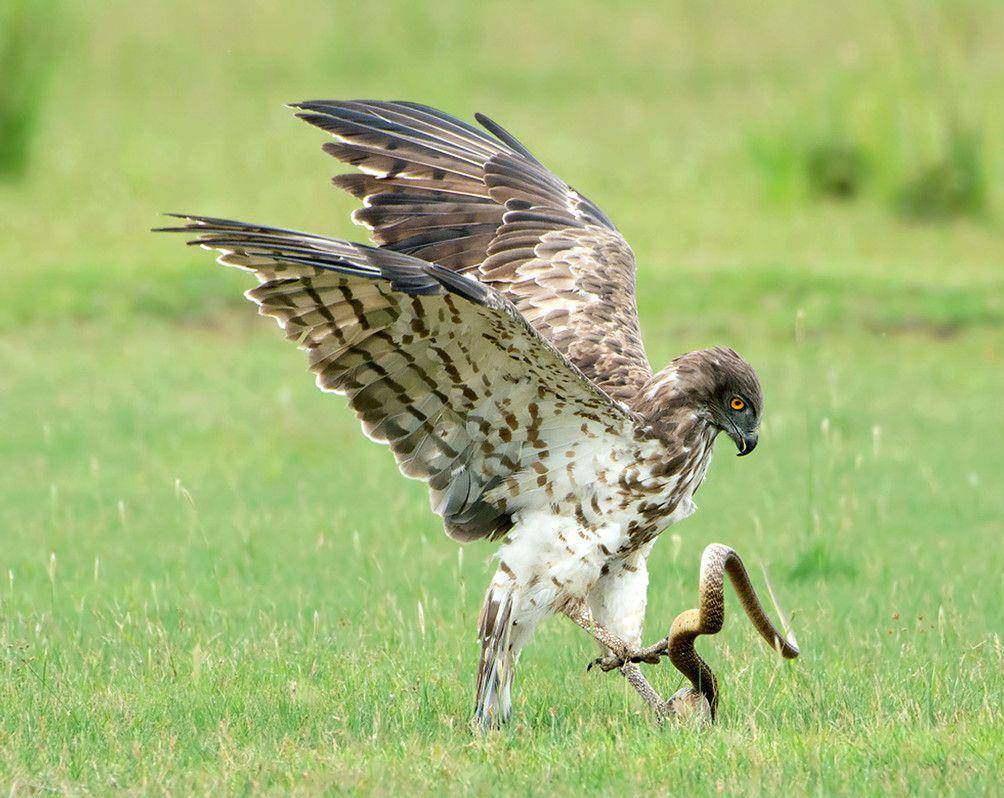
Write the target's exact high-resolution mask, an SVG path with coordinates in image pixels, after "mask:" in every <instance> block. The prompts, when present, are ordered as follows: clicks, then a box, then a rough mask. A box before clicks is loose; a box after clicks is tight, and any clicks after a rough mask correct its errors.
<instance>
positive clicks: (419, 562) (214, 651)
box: [0, 0, 1004, 795]
mask: <svg viewBox="0 0 1004 798" xmlns="http://www.w3.org/2000/svg"><path fill="white" fill-rule="evenodd" d="M377 5H378V6H379V7H374V6H377ZM757 6H758V7H757V8H756V9H755V10H754V9H753V7H752V4H740V3H725V4H721V3H716V4H711V3H703V2H702V3H679V4H674V5H673V6H671V7H666V6H662V5H638V6H636V7H632V8H629V9H625V8H623V7H620V5H615V4H613V3H610V4H606V3H600V2H587V3H572V2H567V3H548V4H538V5H535V6H533V7H532V9H531V8H530V7H522V6H518V5H513V4H510V3H505V4H496V3H489V4H485V5H483V6H481V7H479V8H478V10H477V11H476V12H475V11H473V10H472V7H471V6H469V5H468V4H466V3H461V2H459V1H458V2H456V3H436V4H434V5H433V6H431V7H429V8H419V7H413V5H412V4H405V3H388V4H359V5H356V4H349V3H344V4H343V3H338V4H335V5H332V4H329V3H322V2H319V1H318V2H309V3H299V4H296V7H295V8H294V9H289V8H286V9H283V10H282V11H279V10H277V7H274V6H273V5H272V4H268V3H263V2H261V3H259V2H254V3H251V4H246V3H241V4H237V3H233V4H231V3H219V4H210V3H194V2H193V3H187V2H186V3H179V4H153V3H125V2H114V3H105V4H102V5H101V6H100V8H101V11H100V12H99V13H95V12H94V7H93V6H92V4H89V3H85V2H83V1H82V0H81V2H79V3H77V2H66V3H63V5H62V7H61V13H60V15H59V25H58V26H56V28H55V29H54V30H53V31H52V36H53V41H54V42H55V44H53V45H52V53H53V58H55V59H56V63H55V65H54V70H53V75H52V82H51V86H50V89H49V91H48V92H47V93H46V94H45V98H44V104H43V106H42V109H41V115H40V117H39V123H38V133H37V140H36V142H35V147H34V151H33V152H32V161H31V164H30V169H29V170H28V172H27V176H26V177H25V178H24V179H22V180H20V181H16V182H8V183H0V218H2V219H3V223H2V230H3V231H2V233H0V270H2V275H3V288H0V297H2V302H0V364H2V365H3V367H2V368H0V419H2V427H0V464H2V466H3V467H2V468H0V576H2V578H3V580H4V584H3V585H2V587H0V644H2V647H0V651H2V659H0V787H2V788H3V789H4V790H5V791H6V792H7V793H8V794H11V795H35V794H39V795H42V794H50V793H54V792H55V793H67V794H74V795H76V794H106V793H112V792H125V793H130V794H141V793H142V794H147V793H150V794H163V793H170V794H189V793H199V794H220V793H228V794H234V793H251V794H259V793H266V794H267V793H273V794H280V793H287V792H290V793H295V794H315V793H319V792H332V793H337V792H342V791H345V792H359V793H372V794H383V795H386V794H392V793H397V794H401V795H422V794H444V795H452V794H472V795H474V794H476V795H493V794H502V793H509V794H603V793H608V794H615V793H617V794H625V793H630V794H637V795H645V794H681V795H700V794H719V793H722V794H726V795H730V794H763V795H776V794H778V793H781V792H782V791H783V792H785V793H788V794H817V795H831V794H854V795H859V794H869V795H873V794H874V795H879V794H881V795H907V794H910V795H915V794H928V795H995V794H999V793H1000V789H1001V786H1000V774H1001V772H1002V771H1004V710H1002V704H1004V649H1002V643H1001V635H1002V633H1004V608H1002V601H1001V598H1002V595H1004V577H1002V574H1004V546H1002V539H1004V490H1002V489H1001V482H1002V475H1004V446H1002V445H1001V444H1002V442H1004V415H1002V413H1001V411H1000V406H1001V397H1002V396H1004V260H1002V253H1004V232H1002V226H1001V223H1000V220H1001V214H1002V212H1004V195H1002V192H1001V189H1000V186H1001V184H1002V180H1001V178H1002V177H1004V147H1001V145H1000V143H1001V142H1002V141H1004V78H1002V75H1004V10H1002V8H1001V6H1000V5H999V4H996V3H990V2H986V3H984V2H975V1H974V2H945V3H926V2H925V3H910V2H900V3H895V4H881V5H880V4H872V3H868V2H865V1H864V0H861V2H857V1H856V0H855V2H851V3H849V4H842V5H841V7H840V8H839V9H838V8H837V7H836V6H835V7H834V8H833V9H832V10H827V8H825V7H823V5H822V4H811V5H810V4H792V3H780V2H770V3H766V4H757ZM316 96H332V97H350V96H377V97H402V98H409V99H417V100H422V101H425V102H428V103H431V104H435V105H438V106H441V107H444V108H445V109H447V110H450V111H453V112H455V113H458V114H461V115H465V116H470V115H471V114H472V113H473V111H475V110H483V111H485V112H487V113H490V114H492V115H493V116H495V117H496V118H498V119H499V120H500V121H501V122H502V123H503V124H505V125H506V126H508V127H509V128H511V129H512V130H513V131H514V132H515V133H516V134H517V135H519V136H520V137H521V138H522V139H523V140H524V141H525V142H526V143H527V144H528V145H529V146H530V147H531V149H533V150H534V151H535V153H536V154H537V155H538V156H539V157H540V158H541V159H542V160H544V161H545V162H546V163H547V164H548V165H549V166H551V167H552V168H553V169H554V170H555V171H556V172H557V173H558V174H561V175H562V176H565V177H566V178H567V179H569V180H570V181H571V182H573V183H574V184H575V185H576V186H577V187H578V188H580V189H582V190H583V191H584V192H585V193H588V194H589V195H590V196H591V197H592V198H593V199H594V200H596V201H597V203H598V204H599V205H600V206H601V207H603V208H604V210H606V211H607V212H608V213H609V214H610V215H611V216H612V217H613V218H614V219H615V220H616V221H617V222H618V225H619V226H620V228H621V230H622V231H623V232H624V233H625V235H626V237H627V238H628V240H629V241H630V242H631V243H632V245H633V246H634V248H635V251H636V254H637V257H638V261H639V264H640V274H639V283H640V306H641V312H642V321H643V326H644V330H645V335H646V339H647V342H648V350H649V354H650V356H651V358H652V360H653V361H654V362H655V363H656V364H657V365H662V363H663V362H665V361H666V360H668V359H669V358H670V357H672V356H673V355H675V354H677V353H679V352H682V351H686V350H688V349H691V348H696V347H700V346H706V345H710V344H714V343H723V344H730V345H733V346H735V347H736V348H737V349H739V350H740V351H741V352H743V353H744V354H745V355H746V356H747V357H748V359H749V360H750V361H751V362H753V363H754V365H755V366H756V368H757V369H758V371H759V373H760V375H761V379H762V381H763V383H764V386H765V392H766V401H767V411H766V421H765V429H764V434H763V438H762V442H761V445H760V447H759V449H758V450H757V452H756V454H755V456H753V457H750V458H744V459H743V460H737V459H736V458H734V457H732V456H730V453H729V451H728V450H729V448H730V447H729V446H726V445H725V444H724V443H723V444H722V445H721V447H720V448H721V451H720V452H719V457H718V459H717V460H716V462H715V463H714V465H713V467H712V470H711V473H710V476H709V478H708V480H707V482H706V483H705V486H704V487H703V488H702V491H701V494H700V496H699V499H700V501H699V504H700V507H701V509H700V512H698V513H697V515H696V516H694V518H692V519H690V520H689V521H687V522H686V523H684V524H682V525H680V526H678V527H676V528H674V529H673V530H671V532H669V533H667V534H666V535H665V536H664V539H663V540H662V541H661V542H660V544H659V545H658V547H657V548H656V551H655V553H654V555H653V560H652V564H651V572H652V588H651V599H650V605H649V633H648V635H647V637H648V638H650V639H654V638H656V637H657V636H661V635H662V634H664V629H665V627H666V626H667V625H668V624H669V622H670V621H671V620H672V618H673V617H674V616H675V614H676V613H677V612H679V611H680V610H682V609H685V608H687V607H690V606H692V605H693V604H694V600H695V596H696V578H697V566H698V561H699V557H700V552H701V550H702V549H703V547H704V546H705V545H706V544H707V543H709V542H712V541H721V542H725V543H728V544H730V545H732V546H734V547H735V548H736V549H737V550H738V551H739V552H740V553H741V554H743V555H744V557H745V558H746V559H747V561H748V562H750V563H751V564H753V565H754V568H755V564H756V563H758V562H763V563H765V564H767V565H768V566H769V568H770V572H771V577H772V582H773V583H774V586H775V588H776V589H777V591H778V593H779V596H780V597H781V599H782V600H783V603H784V604H785V605H786V608H787V609H789V610H790V611H791V612H792V614H793V616H794V617H793V621H794V624H795V626H796V629H797V632H798V635H799V640H800V643H801V644H802V648H803V654H802V657H801V658H799V659H798V660H796V661H794V662H793V663H782V662H779V661H777V658H776V657H773V656H771V653H770V652H769V651H768V650H766V649H765V648H764V646H763V645H762V643H761V642H759V640H758V639H757V638H756V637H755V636H754V634H753V632H752V630H751V629H750V628H749V626H748V624H747V623H746V622H745V620H744V619H742V618H741V615H740V614H739V612H738V606H737V605H736V603H735V602H732V603H730V605H729V612H730V616H729V618H728V620H727V622H726V628H725V630H724V631H723V632H722V634H721V635H719V636H718V637H717V638H713V639H706V640H705V641H702V644H701V645H702V650H703V651H704V652H706V653H707V656H708V659H709V660H710V661H711V662H712V664H713V666H714V667H715V669H716V671H717V672H718V673H719V674H720V676H721V678H722V679H723V683H724V695H723V699H722V700H723V704H722V709H721V716H720V723H719V724H718V725H716V727H714V728H712V729H694V728H688V727H667V728H656V727H654V726H653V725H651V724H650V723H649V722H648V719H647V716H646V715H645V714H644V713H643V712H642V708H641V706H640V703H639V701H638V700H637V697H636V696H635V695H634V694H633V693H632V692H631V691H630V690H629V689H628V688H627V686H626V685H625V684H624V682H623V680H622V679H620V678H619V677H618V676H617V675H616V674H610V675H603V674H596V673H590V674H586V673H585V669H584V666H585V664H586V662H587V661H588V660H589V659H590V658H591V657H592V656H594V649H593V647H592V645H591V644H590V642H589V641H588V640H587V639H585V638H584V636H583V634H582V633H581V632H578V631H577V630H576V629H574V628H571V626H570V625H569V624H567V623H566V622H562V621H560V620H554V621H552V622H550V623H548V624H545V625H544V626H543V627H542V628H541V631H540V632H539V633H538V635H537V638H536V640H535V642H534V644H533V645H532V646H531V647H530V648H529V649H528V650H527V652H526V653H525V655H524V658H523V660H522V662H521V671H520V675H519V681H518V697H517V702H516V711H515V719H514V722H513V723H512V724H511V725H510V726H509V727H508V728H507V729H505V730H504V731H502V732H500V733H497V734H492V735H489V736H487V737H476V736H472V734H471V733H470V732H469V730H468V727H467V725H466V721H467V717H468V715H469V712H470V710H471V699H472V692H473V682H474V670H475V664H476V663H475V660H476V649H477V646H476V639H475V630H474V625H475V619H476V617H477V612H478V609H479V606H480V601H481V598H482V595H483V589H484V586H485V584H486V582H487V579H488V578H489V576H490V574H491V573H492V572H493V567H492V564H491V562H490V557H491V554H492V550H491V547H489V546H485V545H477V544H473V545H470V546H467V547H465V548H463V549H460V548H458V546H457V545H456V544H454V543H453V542H452V541H450V540H448V539H447V538H446V537H445V536H444V535H443V534H442V532H441V530H440V527H439V525H438V524H437V520H436V518H435V517H434V516H432V515H431V513H430V512H429V511H428V508H427V500H426V495H425V490H424V488H423V486H421V485H419V484H417V483H413V482H407V481H405V480H403V479H402V478H400V477H399V476H398V474H397V471H396V469H395V467H394V465H393V462H392V458H391V457H390V455H389V453H388V452H387V451H385V450H383V449H381V448H380V447H376V446H374V445H372V444H370V443H369V442H367V441H365V440H364V439H363V437H362V435H360V434H359V432H358V429H357V425H356V422H355V421H354V419H353V418H352V416H351V413H349V412H347V410H346V409H345V408H344V407H343V406H342V405H343V402H342V400H341V399H338V398H336V397H330V396H324V395H322V394H320V393H319V392H317V391H316V390H315V389H314V387H313V384H312V380H311V378H310V377H309V375H308V374H306V371H305V364H304V362H303V360H304V359H303V357H302V355H301V354H300V353H297V352H296V351H295V350H294V349H292V347H290V346H289V345H287V344H286V343H285V342H283V341H281V340H279V336H278V335H277V334H276V332H275V330H274V329H273V328H272V324H271V322H269V321H266V320H261V319H258V318H257V317H256V316H255V315H254V312H253V309H252V308H251V307H250V306H248V305H246V303H244V302H243V300H241V299H240V292H241V291H242V290H243V289H244V288H246V287H247V279H246V277H244V276H242V275H240V274H237V273H234V272H229V271H224V270H222V269H219V268H218V267H215V266H213V265H212V263H211V258H210V257H208V254H207V253H202V252H192V251H187V250H185V249H184V248H183V247H181V246H180V243H179V242H178V241H177V240H166V239H164V238H157V237H155V236H153V235H150V234H148V233H147V232H146V230H147V229H148V228H149V227H151V226H154V225H156V224H157V223H158V218H157V213H158V212H160V211H165V210H167V211H169V210H186V211H187V210H192V211H200V212H205V213H211V214H219V215H228V216H234V217H237V218H246V219H251V220H258V221H264V222H268V223H272V224H279V225H288V226H291V227H295V228H300V229H313V230H318V231H323V232H328V233H332V234H337V235H345V236H350V237H356V238H359V237H360V236H361V235H362V233H363V231H362V230H361V229H359V228H353V227H352V226H351V224H350V223H349V221H348V219H347V213H348V212H349V210H350V209H351V208H352V203H351V202H350V200H349V199H347V198H345V197H342V196H339V195H337V194H335V192H334V191H332V189H331V188H330V187H329V186H328V185H327V184H326V183H327V180H326V177H327V175H328V174H330V173H331V172H332V171H334V166H335V164H334V162H333V161H331V159H327V158H326V156H324V155H323V154H322V153H321V152H320V151H319V145H320V143H321V141H322V140H323V139H322V137H320V136H319V135H318V134H317V132H316V131H313V130H310V129H308V128H307V127H306V126H304V125H303V124H302V123H299V122H298V121H297V120H295V119H292V118H291V115H290V114H289V113H288V112H287V111H286V110H285V109H283V108H282V103H283V102H285V101H290V100H297V99H303V98H307V97H316ZM955 125H964V126H966V127H967V128H970V129H975V130H977V131H979V133H980V135H981V140H982V141H983V142H984V147H983V158H984V160H983V161H982V167H981V168H982V169H983V170H984V177H985V181H986V184H987V187H988V193H987V200H986V206H985V209H984V210H983V212H982V213H979V214H975V215H970V216H963V217H961V218H958V219H953V220H947V221H943V222H939V223H919V222H916V221H909V220H906V219H904V218H903V217H902V216H901V215H900V214H899V213H898V212H897V210H896V206H895V203H894V202H893V201H892V198H893V197H894V195H895V194H896V191H897V188H898V186H899V185H901V184H902V182H903V181H905V180H908V179H909V178H910V176H911V175H914V174H916V173H917V171H918V170H920V169H922V168H923V167H924V165H925V164H927V163H930V162H932V160H936V159H937V158H938V157H939V156H940V154H941V153H943V151H944V149H945V147H946V143H945V142H946V137H947V136H949V135H950V133H951V131H952V129H953V126H955ZM831 140H840V141H843V140H850V141H853V142H855V143H856V144H857V145H859V146H861V147H862V148H864V150H865V151H866V152H867V153H868V154H869V158H870V163H871V167H870V169H869V178H868V181H867V183H866V184H865V185H864V186H863V188H862V190H861V192H860V194H859V196H858V197H857V198H856V199H855V200H853V201H851V202H834V201H825V200H817V199H813V198H812V197H811V196H809V193H808V192H807V191H806V190H805V186H804V185H803V178H802V176H801V171H800V169H801V163H802V153H803V152H804V151H805V148H806V147H810V146H813V145H815V144H818V143H820V142H827V141H831ZM726 443H727V442H726ZM651 676H652V679H653V681H654V682H655V683H656V686H657V687H658V688H659V689H660V690H662V691H663V692H664V693H668V692H671V691H672V690H674V689H676V687H678V686H679V679H678V678H676V677H675V676H673V675H672V674H671V671H670V669H669V668H668V666H663V667H662V668H661V669H659V671H657V672H653V673H652V674H651Z"/></svg>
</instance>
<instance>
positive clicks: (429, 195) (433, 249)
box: [159, 100, 763, 727]
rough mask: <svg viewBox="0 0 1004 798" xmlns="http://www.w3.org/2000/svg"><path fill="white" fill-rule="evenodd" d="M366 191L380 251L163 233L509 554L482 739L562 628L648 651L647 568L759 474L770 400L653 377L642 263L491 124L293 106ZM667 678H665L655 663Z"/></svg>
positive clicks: (219, 222) (715, 359) (405, 111)
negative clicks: (231, 276)
mask: <svg viewBox="0 0 1004 798" xmlns="http://www.w3.org/2000/svg"><path fill="white" fill-rule="evenodd" d="M290 107H291V108H293V109H295V111H296V115H297V116H298V117H299V118H300V119H303V120H304V121H306V122H308V123H310V124H311V125H313V126H315V127H318V128H320V129H321V130H323V131H325V132H326V133H328V134H330V136H331V140H329V141H327V142H326V143H325V144H324V147H323V148H324V150H325V151H326V152H328V153H329V154H330V155H333V156H334V157H335V158H336V159H338V160H339V161H342V162H343V163H346V164H350V165H352V166H354V167H356V168H357V169H358V172H353V173H348V174H339V175H337V176H335V177H334V178H333V182H334V184H335V185H336V186H337V187H338V188H340V189H344V190H345V191H347V192H349V193H350V194H352V195H353V196H355V197H356V198H358V199H359V200H361V201H362V207H361V208H359V209H357V210H356V211H355V212H354V213H353V214H352V218H353V220H354V221H355V222H357V223H358V224H361V225H363V226H365V227H366V228H368V230H369V235H370V238H371V240H372V243H373V245H372V246H368V245H364V244H358V243H351V242H349V241H345V240H341V239H336V238H329V237H326V236H323V235H317V234H312V233H303V232H297V231H294V230H287V229H282V228H277V227H267V226H264V225H258V224H248V223H244V222H238V221H231V220H228V219H220V218H215V217H209V216H199V215H190V214H170V216H173V217H176V218H178V219H180V220H181V222H180V223H174V226H170V227H164V228H159V230H162V231H168V232H181V233H184V234H187V236H188V238H189V242H188V243H189V244H192V245H197V246H201V247H205V248H208V249H211V250H216V251H218V252H219V253H221V254H220V255H219V257H218V262H219V263H221V264H224V265H226V266H233V267H237V268H240V269H244V270H247V271H250V272H252V273H253V274H254V276H255V277H256V278H257V281H258V285H257V286H256V287H254V288H252V289H251V290H249V291H247V292H246V294H245V295H246V296H247V297H248V298H249V299H250V300H252V301H253V302H255V303H256V304H257V305H258V309H259V313H261V314H263V315H266V316H271V317H272V318H274V319H275V320H276V321H277V322H278V324H279V326H280V327H281V328H282V329H283V331H284V332H285V336H286V338H288V339H289V340H291V341H294V342H295V343H296V344H297V345H298V346H299V348H301V349H303V350H305V351H306V352H307V354H308V358H309V363H310V369H311V371H312V372H313V373H314V374H315V375H316V382H317V385H318V387H319V388H320V389H321V390H323V391H329V392H333V393H338V394H342V395H343V396H345V397H347V399H348V404H349V406H350V407H351V408H352V409H353V410H354V411H355V413H356V415H357V416H358V417H359V419H360V421H361V424H362V429H363V432H364V433H365V434H366V435H367V436H368V437H369V438H370V439H371V440H374V441H377V442H378V443H383V444H386V445H388V446H389V447H390V450H391V451H392V452H393V453H394V457H395V458H396V460H397V464H398V467H399V469H400V471H401V472H402V473H403V474H404V475H405V476H407V477H411V478H413V479H418V480H423V481H424V482H426V483H427V485H428V490H429V497H430V500H431V506H432V510H433V512H435V513H436V514H438V515H439V516H441V517H442V520H443V527H444V529H445V531H446V534H447V535H448V536H449V537H451V538H453V539H454V540H456V541H459V542H461V543H466V542H469V541H474V540H488V541H494V542H496V543H497V544H498V550H497V563H498V567H497V570H496V572H495V574H494V576H493V577H492V579H491V582H490V584H489V586H488V589H487V593H486V595H485V599H484V604H483V607H482V610H481V613H480V617H479V620H478V638H479V642H480V646H481V653H480V658H479V662H478V673H477V687H476V697H475V711H474V720H475V722H476V723H477V724H479V725H480V726H482V727H496V726H498V725H500V724H502V723H504V722H505V721H506V720H507V719H508V718H509V716H510V713H511V707H512V687H513V680H514V676H515V671H516V663H517V661H518V660H519V657H520V652H521V651H522V650H523V648H524V647H525V646H526V645H527V643H529V641H530V639H531V637H532V635H533V632H534V629H535V628H536V627H537V625H538V624H539V623H540V622H541V621H542V620H543V619H544V618H546V617H548V616H550V615H554V614H565V615H568V616H569V617H571V618H572V619H573V620H575V621H576V622H577V623H579V624H580V625H582V626H586V627H587V628H590V629H591V630H592V631H593V632H594V636H595V632H596V630H597V629H602V630H606V631H607V632H609V635H608V636H606V637H598V639H602V640H621V641H626V642H625V645H623V646H620V647H619V650H609V649H608V650H606V652H605V657H604V659H603V661H604V662H605V663H606V664H607V666H608V667H609V666H610V662H611V660H612V661H613V662H614V663H615V664H616V663H624V662H627V661H631V662H643V661H651V658H650V656H647V655H646V650H644V649H642V648H641V647H640V646H641V634H642V623H643V619H644V615H645V605H646V593H647V588H648V581H649V576H648V569H647V565H646V563H647V560H648V557H649V554H650V553H651V551H652V547H653V544H654V542H655V540H656V538H657V537H658V535H659V534H660V532H661V531H663V530H664V529H666V528H667V527H669V526H670V525H672V524H675V523H677V522H678V521H682V520H683V519H685V518H687V517H688V516H690V515H691V514H692V513H693V512H694V510H695V509H696V508H695V505H694V500H693V497H694V494H695V492H696V491H697V489H698V487H699V486H700V485H701V482H702V480H703V479H704V477H705V474H706V473H707V470H708V465H709V463H710V461H711V455H712V449H713V447H714V443H715V439H716V438H717V436H718V434H719V433H720V432H724V433H725V434H726V435H727V436H728V437H729V438H731V439H732V441H733V442H734V443H735V445H736V447H737V449H738V454H739V455H746V454H749V453H750V452H752V451H753V449H754V448H755V447H756V444H757V435H758V428H759V422H760V418H761V415H762V412H763V396H762V391H761V387H760V382H759V380H758V378H757V376H756V373H755V372H754V370H753V368H752V367H751V366H750V365H749V363H747V362H746V360H744V359H743V358H742V357H741V356H740V355H739V354H737V353H736V352H735V351H733V350H732V349H729V348H725V347H714V348H709V349H703V350H700V351H695V352H689V353H687V354H683V355H680V356H679V357H677V358H676V359H674V360H673V361H672V362H671V363H670V364H669V365H668V366H666V367H665V368H664V369H662V370H661V371H658V372H653V370H652V368H651V366H650V365H649V361H648V359H647V357H646V355H645V350H644V347H643V345H642V337H641V329H640V326H639V321H638V313H637V303H636V292H635V258H634V255H633V253H632V251H631V248H630V247H629V246H628V244H627V242H626V241H625V240H624V238H623V236H622V235H621V234H620V233H619V232H618V230H617V228H616V227H615V226H614V224H613V222H612V221H611V220H610V219H609V217H608V216H607V215H606V214H604V213H603V211H601V210H600V209H599V208H598V207H597V206H596V205H595V204H593V202H591V201H590V200H589V199H587V198H586V197H585V196H583V195H582V194H580V193H579V192H577V191H576V190H575V189H573V188H572V187H571V186H569V185H568V184H567V183H565V182H564V181H563V180H561V179H560V178H558V177H557V176H556V175H554V174H553V173H552V172H550V171H549V170H548V169H547V168H546V167H545V166H544V165H543V164H542V163H541V162H540V161H539V160H537V158H536V157H534V155H533V154H532V153H531V152H530V151H529V150H528V149H527V148H526V147H525V146H523V144H521V143H520V142H519V141H518V140H517V139H516V138H515V137H514V136H513V135H511V134H510V133H509V132H507V131H506V130H505V129H503V128H502V127H501V126H500V125H498V124H497V123H496V122H494V121H492V120H491V119H490V118H488V117H486V116H484V115H482V114H476V115H475V119H476V121H477V122H478V123H479V124H480V125H481V127H480V128H479V127H476V126H475V125H473V124H470V123H468V122H464V121H462V120H460V119H457V118H455V117H453V116H451V115H449V114H446V113H444V112H442V111H439V110H436V109H434V108H431V107H428V106H425V105H420V104H417V103H412V102H385V101H374V100H353V101H339V100H315V101H309V102H301V103H294V104H292V105H291V106H290ZM657 659H658V657H656V660H657Z"/></svg>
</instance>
